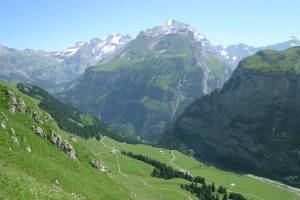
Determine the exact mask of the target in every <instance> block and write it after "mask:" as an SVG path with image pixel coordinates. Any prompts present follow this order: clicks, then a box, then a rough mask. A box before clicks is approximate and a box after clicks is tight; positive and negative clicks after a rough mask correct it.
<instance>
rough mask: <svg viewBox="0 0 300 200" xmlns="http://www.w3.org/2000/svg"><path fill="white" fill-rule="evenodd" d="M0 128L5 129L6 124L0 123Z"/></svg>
mask: <svg viewBox="0 0 300 200" xmlns="http://www.w3.org/2000/svg"><path fill="white" fill-rule="evenodd" d="M0 126H1V128H3V129H6V123H5V121H1V124H0Z"/></svg>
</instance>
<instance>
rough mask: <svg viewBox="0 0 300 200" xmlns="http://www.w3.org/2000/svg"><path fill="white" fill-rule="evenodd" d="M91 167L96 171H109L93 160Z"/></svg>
mask: <svg viewBox="0 0 300 200" xmlns="http://www.w3.org/2000/svg"><path fill="white" fill-rule="evenodd" d="M91 165H92V167H93V168H95V169H97V170H99V171H101V172H107V171H108V170H107V168H106V167H105V165H104V164H103V163H100V162H97V161H96V160H92V161H91Z"/></svg>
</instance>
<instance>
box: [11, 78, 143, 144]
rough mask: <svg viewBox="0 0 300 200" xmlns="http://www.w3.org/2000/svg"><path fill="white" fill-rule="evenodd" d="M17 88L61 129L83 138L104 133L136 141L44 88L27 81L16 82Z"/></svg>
mask: <svg viewBox="0 0 300 200" xmlns="http://www.w3.org/2000/svg"><path fill="white" fill-rule="evenodd" d="M17 88H18V89H19V90H20V91H21V92H23V93H24V94H27V95H29V96H31V97H33V98H35V99H38V100H39V103H38V106H39V107H40V108H41V109H43V110H45V111H47V112H48V113H49V114H50V116H51V117H53V118H54V119H55V120H56V121H57V123H58V126H59V127H60V128H61V129H63V130H65V131H67V132H69V133H72V134H75V135H79V136H81V137H84V138H89V137H95V136H97V137H98V136H99V135H105V136H109V137H111V138H113V139H115V140H118V141H121V142H129V143H137V142H138V140H137V139H135V138H133V137H129V136H127V135H123V134H121V133H119V132H117V131H115V130H113V129H111V128H110V127H108V126H107V125H105V124H104V123H102V122H101V121H100V120H98V119H97V118H95V117H92V116H89V115H87V114H85V113H83V112H80V111H79V110H77V109H75V108H73V107H72V106H69V105H66V104H64V103H62V102H60V101H59V100H57V99H56V98H54V97H53V96H51V95H50V94H49V93H47V92H46V91H45V90H43V89H41V88H39V87H37V86H34V85H31V84H28V83H19V84H17Z"/></svg>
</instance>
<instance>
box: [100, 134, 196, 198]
mask: <svg viewBox="0 0 300 200" xmlns="http://www.w3.org/2000/svg"><path fill="white" fill-rule="evenodd" d="M104 139H105V136H104V137H103V138H101V140H100V143H101V144H103V145H104V146H105V147H106V148H109V149H111V150H117V151H118V152H119V150H118V149H116V148H113V147H111V146H109V145H107V144H105V143H104V142H103V141H104ZM115 155H116V159H117V165H118V172H119V174H121V175H122V176H124V177H128V175H126V174H124V173H123V172H122V171H121V166H120V161H119V157H118V153H116V154H115ZM131 177H132V178H134V179H135V180H137V181H138V182H141V183H143V184H144V186H145V187H149V188H154V189H159V190H169V191H173V192H176V193H178V194H180V195H182V196H184V197H185V198H186V199H187V200H193V199H192V198H191V197H190V196H189V195H187V194H185V193H183V192H180V191H177V190H173V189H171V188H166V187H156V186H153V185H151V184H149V183H147V182H146V181H144V180H142V179H139V178H137V177H134V176H131Z"/></svg>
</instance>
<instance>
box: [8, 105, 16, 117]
mask: <svg viewBox="0 0 300 200" xmlns="http://www.w3.org/2000/svg"><path fill="white" fill-rule="evenodd" d="M8 111H9V113H10V114H12V115H15V114H16V106H15V105H11V104H9V108H8Z"/></svg>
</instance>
